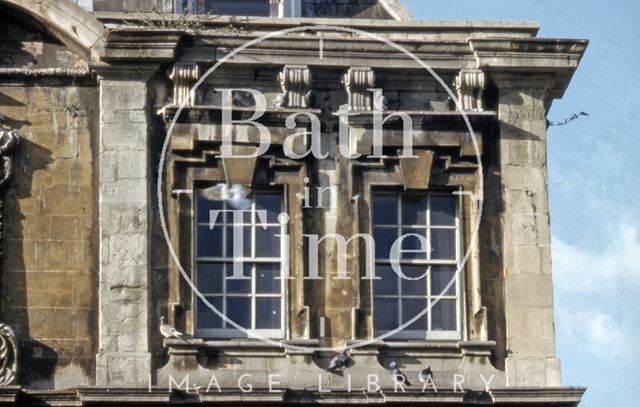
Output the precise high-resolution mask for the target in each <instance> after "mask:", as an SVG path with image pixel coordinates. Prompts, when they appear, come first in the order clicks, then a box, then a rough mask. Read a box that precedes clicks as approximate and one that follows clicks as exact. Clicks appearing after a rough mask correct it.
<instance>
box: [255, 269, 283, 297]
mask: <svg viewBox="0 0 640 407" xmlns="http://www.w3.org/2000/svg"><path fill="white" fill-rule="evenodd" d="M280 287H282V280H281V279H280V264H256V292H257V293H258V294H279V293H280V292H281V288H280Z"/></svg>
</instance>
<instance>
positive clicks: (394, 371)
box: [389, 362, 409, 385]
mask: <svg viewBox="0 0 640 407" xmlns="http://www.w3.org/2000/svg"><path fill="white" fill-rule="evenodd" d="M389 369H391V378H392V379H393V382H394V383H395V384H399V385H403V384H409V381H408V379H407V375H405V374H404V373H402V372H401V371H400V369H399V368H398V364H397V363H396V362H391V363H389Z"/></svg>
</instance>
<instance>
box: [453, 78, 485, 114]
mask: <svg viewBox="0 0 640 407" xmlns="http://www.w3.org/2000/svg"><path fill="white" fill-rule="evenodd" d="M455 87H456V91H457V93H458V103H459V104H460V107H461V108H462V110H464V111H470V112H482V111H483V110H484V108H483V106H482V93H483V92H484V89H485V87H486V77H485V74H484V72H482V71H481V70H478V69H463V70H461V71H460V73H459V74H458V76H456V80H455Z"/></svg>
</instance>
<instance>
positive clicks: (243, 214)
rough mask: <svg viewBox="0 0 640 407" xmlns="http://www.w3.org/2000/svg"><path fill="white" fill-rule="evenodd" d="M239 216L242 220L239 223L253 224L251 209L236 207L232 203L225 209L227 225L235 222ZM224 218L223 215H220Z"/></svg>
mask: <svg viewBox="0 0 640 407" xmlns="http://www.w3.org/2000/svg"><path fill="white" fill-rule="evenodd" d="M236 214H238V215H236ZM236 216H239V219H240V222H239V223H238V224H242V225H250V224H251V216H252V215H251V209H234V208H232V207H231V206H230V205H227V208H226V210H225V218H226V220H227V225H233V224H235V223H236V222H235V218H236ZM220 218H221V219H222V215H220Z"/></svg>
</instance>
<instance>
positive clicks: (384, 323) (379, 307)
mask: <svg viewBox="0 0 640 407" xmlns="http://www.w3.org/2000/svg"><path fill="white" fill-rule="evenodd" d="M373 308H374V313H373V316H374V321H373V323H374V326H375V327H376V329H379V330H384V331H390V330H392V329H395V328H397V327H398V326H399V324H398V300H397V299H395V298H376V299H375V302H374V304H373Z"/></svg>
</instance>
